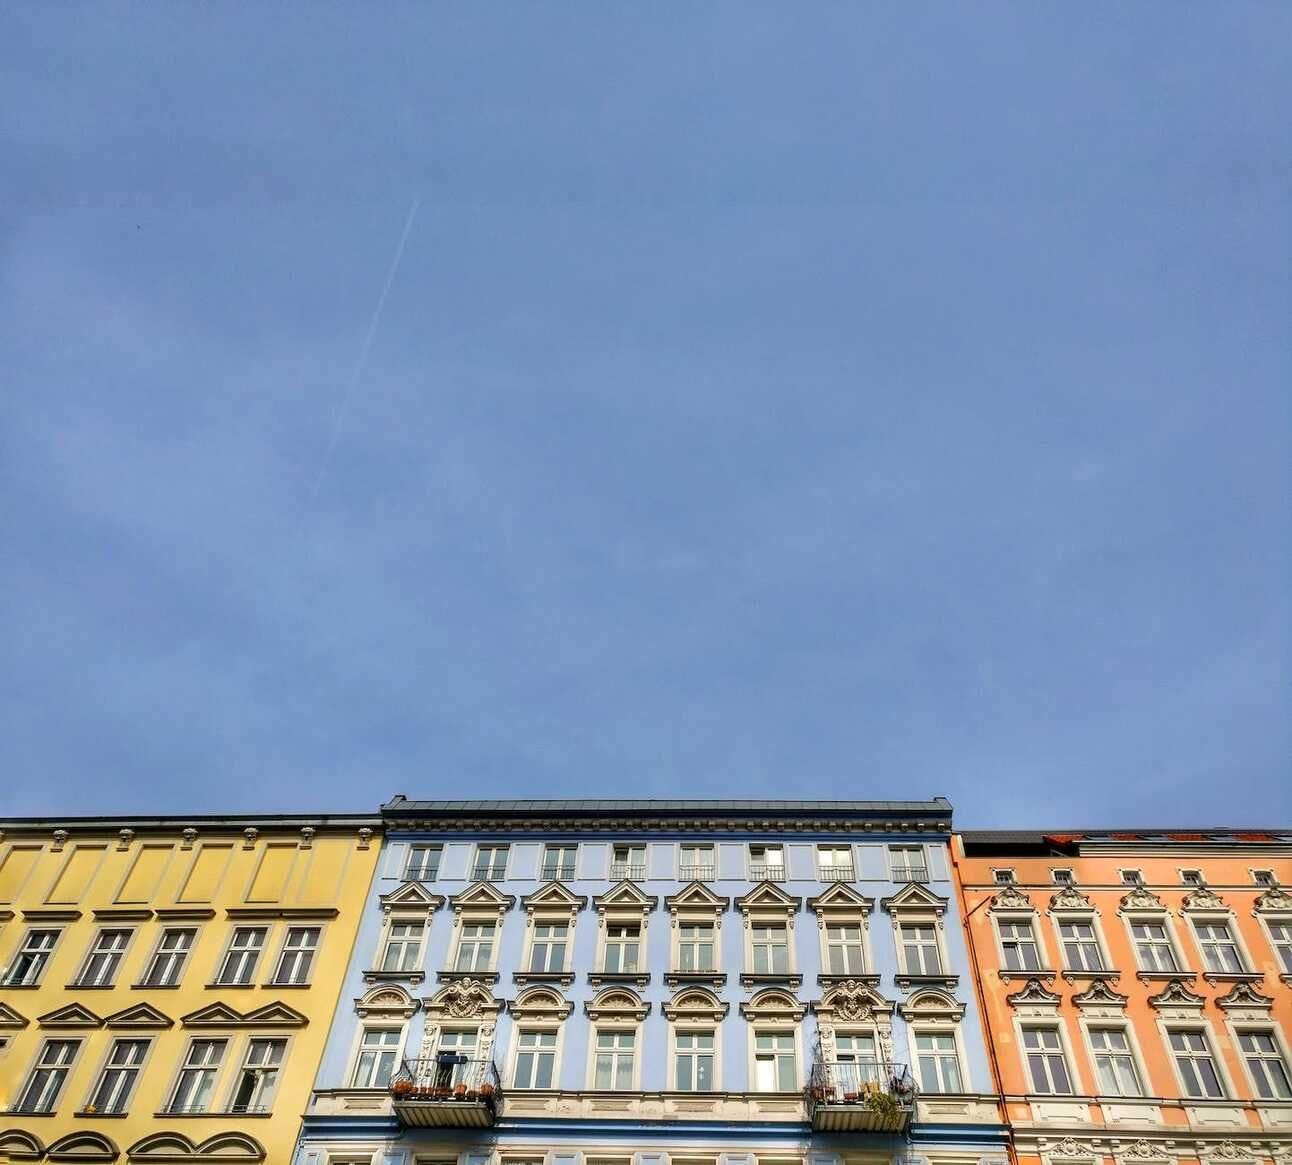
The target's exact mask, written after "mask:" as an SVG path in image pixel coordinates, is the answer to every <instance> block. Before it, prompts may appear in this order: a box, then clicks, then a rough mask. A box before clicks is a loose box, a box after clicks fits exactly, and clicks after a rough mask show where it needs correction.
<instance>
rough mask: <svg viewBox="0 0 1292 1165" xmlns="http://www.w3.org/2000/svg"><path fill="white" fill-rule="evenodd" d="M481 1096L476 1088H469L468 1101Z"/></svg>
mask: <svg viewBox="0 0 1292 1165" xmlns="http://www.w3.org/2000/svg"><path fill="white" fill-rule="evenodd" d="M479 1095H480V1093H479V1092H477V1091H476V1090H475V1089H474V1088H468V1089H467V1099H468V1100H475V1099H476V1098H477V1097H479Z"/></svg>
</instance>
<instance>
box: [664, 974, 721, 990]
mask: <svg viewBox="0 0 1292 1165" xmlns="http://www.w3.org/2000/svg"><path fill="white" fill-rule="evenodd" d="M726 983H727V973H726V972H725V971H665V972H664V986H665V987H687V986H696V985H699V986H702V987H724V986H726Z"/></svg>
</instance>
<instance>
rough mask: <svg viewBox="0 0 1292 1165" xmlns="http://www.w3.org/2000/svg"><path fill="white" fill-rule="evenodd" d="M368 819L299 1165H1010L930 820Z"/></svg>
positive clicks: (559, 813)
mask: <svg viewBox="0 0 1292 1165" xmlns="http://www.w3.org/2000/svg"><path fill="white" fill-rule="evenodd" d="M383 817H384V819H385V824H386V832H385V841H384V848H383V853H382V855H381V859H380V863H379V866H378V872H377V875H376V878H375V881H374V888H373V892H372V901H371V907H370V909H369V910H368V911H367V913H366V916H365V918H364V920H363V924H362V928H361V930H360V933H359V935H358V939H357V941H356V945H355V950H354V956H353V958H352V962H351V967H350V971H349V975H348V979H347V983H346V985H345V987H344V988H343V992H342V996H341V999H340V1000H339V1002H338V1008H337V1015H336V1019H335V1021H334V1024H333V1027H332V1030H331V1033H330V1036H329V1040H328V1046H327V1050H326V1052H325V1055H324V1059H323V1063H322V1067H321V1069H320V1072H319V1076H318V1079H317V1081H316V1085H315V1090H314V1094H313V1099H312V1103H311V1107H310V1110H309V1112H308V1113H307V1114H306V1116H305V1120H304V1123H303V1128H302V1134H301V1138H300V1142H299V1145H298V1149H297V1154H296V1159H295V1161H296V1165H359V1163H363V1165H429V1163H431V1162H435V1163H436V1165H450V1163H453V1165H800V1163H801V1165H851V1163H852V1162H855V1161H858V1160H860V1159H862V1158H866V1159H868V1160H874V1161H880V1160H887V1159H892V1158H898V1157H900V1158H902V1159H903V1161H904V1162H911V1163H914V1162H916V1161H921V1159H922V1162H921V1165H923V1163H924V1162H927V1163H928V1165H986V1162H991V1163H992V1165H996V1163H998V1162H1000V1163H1003V1161H1004V1157H1005V1142H1006V1136H1005V1130H1004V1128H1003V1126H1002V1124H1001V1123H1000V1114H999V1110H998V1106H997V1101H996V1098H995V1096H994V1095H993V1093H992V1086H991V1080H990V1076H989V1068H988V1064H987V1060H986V1052H985V1048H984V1043H983V1038H982V1029H981V1023H980V1019H979V1015H978V1011H977V1008H976V1002H975V999H974V996H973V992H972V990H971V981H970V973H969V963H968V960H967V957H966V954H965V951H964V949H963V937H962V935H963V931H962V927H961V926H960V922H959V918H958V916H957V907H956V900H955V893H954V889H953V883H952V871H951V869H950V848H949V841H950V831H951V807H950V805H949V804H948V803H947V802H945V801H943V800H941V799H938V800H934V801H911V802H790V801H771V802H768V801H758V802H738V801H723V802H714V801H704V802H701V801H689V802H688V801H680V802H672V801H583V802H577V801H574V802H560V801H517V802H483V801H481V802H432V801H409V800H407V799H405V798H403V797H397V798H396V799H395V800H394V801H392V802H391V803H390V804H388V805H386V806H385V807H384V808H383Z"/></svg>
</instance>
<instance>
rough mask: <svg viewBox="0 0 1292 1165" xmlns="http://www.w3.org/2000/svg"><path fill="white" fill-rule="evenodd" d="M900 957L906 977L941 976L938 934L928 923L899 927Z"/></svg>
mask: <svg viewBox="0 0 1292 1165" xmlns="http://www.w3.org/2000/svg"><path fill="white" fill-rule="evenodd" d="M901 937H902V955H903V957H904V959H905V962H906V973H907V974H908V975H941V974H942V958H941V956H940V955H939V954H938V933H937V930H936V929H935V928H934V927H933V926H932V925H931V924H929V923H910V922H904V923H902V926H901Z"/></svg>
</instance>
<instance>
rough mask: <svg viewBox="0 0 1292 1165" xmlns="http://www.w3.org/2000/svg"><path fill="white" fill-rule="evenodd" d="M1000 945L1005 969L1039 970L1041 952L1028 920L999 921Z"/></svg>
mask: <svg viewBox="0 0 1292 1165" xmlns="http://www.w3.org/2000/svg"><path fill="white" fill-rule="evenodd" d="M1000 947H1001V951H1002V952H1003V953H1004V956H1005V969H1006V970H1007V971H1039V970H1040V969H1041V952H1040V951H1039V950H1038V948H1037V945H1036V935H1035V934H1034V933H1033V931H1032V924H1031V923H1030V922H1006V921H1003V920H1002V921H1001V923H1000Z"/></svg>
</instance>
